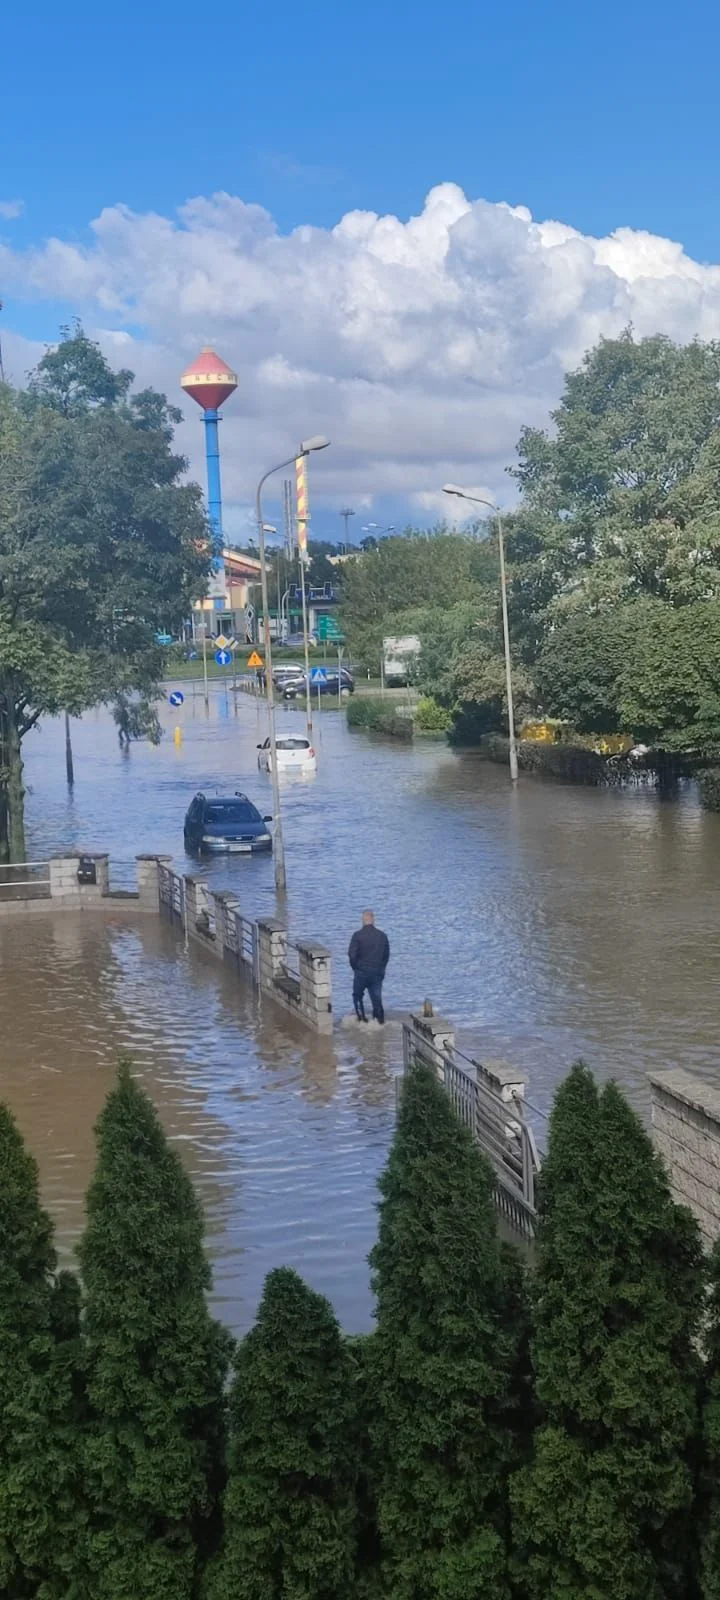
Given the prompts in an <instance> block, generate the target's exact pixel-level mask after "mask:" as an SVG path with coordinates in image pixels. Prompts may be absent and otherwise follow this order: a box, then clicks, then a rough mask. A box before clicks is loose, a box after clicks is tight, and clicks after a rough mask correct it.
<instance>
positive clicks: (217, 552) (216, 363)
mask: <svg viewBox="0 0 720 1600" xmlns="http://www.w3.org/2000/svg"><path fill="white" fill-rule="evenodd" d="M180 384H181V386H182V388H183V389H184V390H185V393H186V394H189V395H191V396H192V398H193V400H196V401H197V403H198V405H199V406H200V408H201V410H202V413H203V422H204V423H205V460H206V462H207V486H208V516H209V518H210V526H211V528H212V534H213V556H214V558H215V559H214V562H213V565H214V566H215V567H216V568H217V566H218V564H219V563H220V561H221V558H222V548H223V536H222V493H221V489H220V441H219V438H218V423H219V421H220V406H221V405H222V404H223V403H224V401H225V400H229V398H230V395H231V394H233V393H234V391H235V390H236V389H237V375H236V373H234V372H231V371H230V368H229V367H228V366H227V365H226V363H225V362H224V361H222V360H221V358H220V356H217V355H216V354H215V351H214V350H212V349H211V348H210V345H209V344H206V345H205V346H204V348H203V349H202V350H201V351H200V354H199V356H198V357H197V360H196V361H191V363H190V366H189V367H188V368H187V369H186V371H185V372H184V373H183V375H182V377H181V379H180Z"/></svg>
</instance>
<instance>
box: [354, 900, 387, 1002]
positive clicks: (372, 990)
mask: <svg viewBox="0 0 720 1600" xmlns="http://www.w3.org/2000/svg"><path fill="white" fill-rule="evenodd" d="M348 957H349V960H350V965H351V967H352V969H353V972H354V974H355V976H354V978H353V1005H354V1007H355V1015H356V1017H357V1018H358V1020H359V1021H360V1022H367V1020H368V1019H367V1017H366V1015H365V1006H364V1003H363V1002H364V999H365V990H366V989H367V992H368V994H369V996H370V1004H371V1006H372V1014H373V1017H374V1018H375V1021H376V1022H384V1021H385V1012H384V1010H383V1003H382V986H383V978H384V977H385V968H386V967H387V964H388V961H389V960H390V945H389V943H388V937H387V934H386V933H382V932H381V930H380V928H376V927H375V913H374V911H363V915H362V927H361V928H358V930H357V933H354V934H353V936H352V939H351V940H350V949H349V950H348Z"/></svg>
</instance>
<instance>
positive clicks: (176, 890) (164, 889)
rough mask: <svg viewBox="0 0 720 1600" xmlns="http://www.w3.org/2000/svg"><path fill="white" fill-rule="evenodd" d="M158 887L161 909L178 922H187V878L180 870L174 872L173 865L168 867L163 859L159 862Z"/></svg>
mask: <svg viewBox="0 0 720 1600" xmlns="http://www.w3.org/2000/svg"><path fill="white" fill-rule="evenodd" d="M158 887H159V894H160V909H161V910H162V911H164V912H165V915H166V916H168V917H170V918H171V919H176V920H177V921H178V922H182V923H183V924H184V923H185V879H184V878H181V876H180V873H179V872H173V869H172V867H166V866H165V865H164V863H163V862H162V861H159V862H158Z"/></svg>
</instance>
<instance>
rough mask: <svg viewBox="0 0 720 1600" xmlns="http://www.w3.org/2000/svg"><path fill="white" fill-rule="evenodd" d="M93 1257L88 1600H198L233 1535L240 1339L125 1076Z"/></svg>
mask: <svg viewBox="0 0 720 1600" xmlns="http://www.w3.org/2000/svg"><path fill="white" fill-rule="evenodd" d="M97 1138H98V1161H97V1168H96V1171H95V1176H94V1178H93V1181H92V1183H91V1186H90V1191H89V1194H88V1202H87V1210H88V1220H87V1228H86V1231H85V1235H84V1238H83V1240H82V1243H81V1246H80V1252H79V1255H80V1265H81V1268H82V1276H83V1283H84V1290H85V1317H84V1345H85V1372H86V1381H87V1398H88V1407H89V1421H88V1426H87V1429H86V1431H85V1437H84V1469H85V1483H86V1493H87V1500H88V1519H89V1520H88V1533H87V1538H86V1540H85V1543H84V1547H83V1551H82V1583H81V1593H82V1596H83V1600H140V1597H142V1600H191V1596H193V1595H194V1594H195V1592H196V1585H197V1581H198V1572H199V1569H200V1567H201V1566H202V1564H203V1562H204V1560H206V1559H207V1557H208V1556H209V1555H210V1554H211V1553H212V1551H213V1549H214V1546H215V1544H216V1542H217V1538H218V1534H219V1512H220V1496H221V1493H222V1490H223V1487H224V1479H225V1393H224V1390H225V1381H226V1376H227V1368H228V1357H229V1353H230V1339H229V1336H228V1335H227V1333H226V1332H225V1330H224V1329H223V1328H222V1327H221V1326H220V1324H219V1323H217V1322H214V1321H213V1319H212V1318H211V1317H210V1314H209V1312H208V1308H207V1302H206V1293H207V1290H208V1289H209V1287H210V1268H209V1265H208V1262H207V1258H206V1255H205V1251H204V1248H203V1220H202V1215H201V1211H200V1207H199V1205H198V1202H197V1199H196V1197H195V1192H194V1190H193V1187H192V1184H191V1182H190V1179H189V1178H188V1177H187V1174H186V1173H185V1171H184V1168H183V1167H182V1165H181V1162H180V1160H179V1157H178V1156H177V1154H176V1152H175V1151H174V1150H172V1149H171V1148H170V1146H169V1144H168V1142H167V1139H166V1138H165V1134H164V1133H163V1130H162V1128H161V1126H160V1123H159V1120H158V1118H157V1115H156V1113H155V1110H154V1108H153V1106H152V1104H151V1102H150V1100H149V1099H148V1096H147V1095H146V1094H144V1093H143V1091H142V1090H141V1088H140V1087H139V1085H138V1084H137V1083H136V1082H135V1080H134V1079H133V1078H132V1076H131V1074H130V1070H129V1065H128V1063H125V1064H123V1065H122V1066H121V1069H120V1073H119V1078H118V1083H117V1087H116V1088H115V1089H114V1090H113V1092H112V1094H111V1095H110V1097H109V1099H108V1101H107V1104H106V1106H105V1109H104V1111H103V1112H102V1114H101V1117H100V1120H99V1123H98V1128H97Z"/></svg>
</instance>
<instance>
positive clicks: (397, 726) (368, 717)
mask: <svg viewBox="0 0 720 1600" xmlns="http://www.w3.org/2000/svg"><path fill="white" fill-rule="evenodd" d="M347 720H348V727H350V728H365V729H366V730H367V731H368V732H370V733H383V734H385V735H386V736H387V737H388V738H390V739H403V740H405V741H406V742H409V741H410V740H411V739H412V736H413V725H412V718H411V717H403V716H400V713H399V712H398V710H397V707H396V706H394V705H393V704H392V702H391V701H388V700H384V699H382V697H381V696H378V697H377V698H376V697H374V696H372V695H360V694H354V695H352V696H351V698H350V700H349V701H348V706H347Z"/></svg>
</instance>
